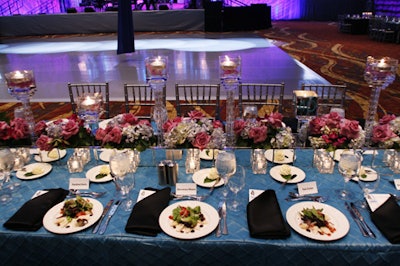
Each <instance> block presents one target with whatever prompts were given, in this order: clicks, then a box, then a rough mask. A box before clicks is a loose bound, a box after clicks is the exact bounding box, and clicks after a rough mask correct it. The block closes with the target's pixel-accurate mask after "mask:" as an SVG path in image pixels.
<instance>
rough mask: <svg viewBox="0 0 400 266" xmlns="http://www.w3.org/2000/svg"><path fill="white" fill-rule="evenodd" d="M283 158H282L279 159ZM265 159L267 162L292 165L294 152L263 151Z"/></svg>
mask: <svg viewBox="0 0 400 266" xmlns="http://www.w3.org/2000/svg"><path fill="white" fill-rule="evenodd" d="M279 157H283V158H279ZM265 158H267V160H268V161H270V162H272V160H273V162H274V163H279V164H285V163H293V159H294V150H293V149H270V150H266V151H265Z"/></svg>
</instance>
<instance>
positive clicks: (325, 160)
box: [317, 154, 335, 174]
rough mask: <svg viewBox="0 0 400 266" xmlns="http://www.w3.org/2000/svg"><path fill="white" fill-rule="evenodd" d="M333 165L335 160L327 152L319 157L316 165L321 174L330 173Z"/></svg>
mask: <svg viewBox="0 0 400 266" xmlns="http://www.w3.org/2000/svg"><path fill="white" fill-rule="evenodd" d="M334 167H335V161H334V160H333V158H332V157H331V156H330V155H329V154H324V155H323V156H322V157H320V159H319V163H318V165H317V169H318V172H320V173H321V174H332V173H333V169H334Z"/></svg>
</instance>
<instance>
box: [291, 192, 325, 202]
mask: <svg viewBox="0 0 400 266" xmlns="http://www.w3.org/2000/svg"><path fill="white" fill-rule="evenodd" d="M302 200H311V201H316V202H325V201H327V200H328V197H327V196H319V195H318V196H314V195H300V194H298V193H295V192H289V196H288V197H287V198H286V201H302Z"/></svg>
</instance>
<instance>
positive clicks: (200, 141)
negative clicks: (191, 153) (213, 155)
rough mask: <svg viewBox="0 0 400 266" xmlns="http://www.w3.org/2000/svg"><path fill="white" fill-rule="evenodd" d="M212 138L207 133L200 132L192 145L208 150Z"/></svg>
mask: <svg viewBox="0 0 400 266" xmlns="http://www.w3.org/2000/svg"><path fill="white" fill-rule="evenodd" d="M210 140H211V136H209V135H208V134H207V133H206V132H200V133H198V134H197V135H196V137H195V139H194V140H193V142H192V144H193V146H194V147H196V148H199V149H200V150H203V149H205V148H207V145H208V143H210Z"/></svg>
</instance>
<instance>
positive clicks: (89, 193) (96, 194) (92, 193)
mask: <svg viewBox="0 0 400 266" xmlns="http://www.w3.org/2000/svg"><path fill="white" fill-rule="evenodd" d="M104 194H106V191H103V192H95V191H84V192H82V191H79V190H76V189H70V190H69V195H68V196H70V197H72V196H81V197H91V198H100V197H102V196H103V195H104Z"/></svg>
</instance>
